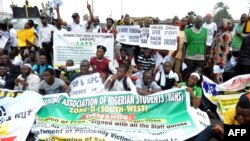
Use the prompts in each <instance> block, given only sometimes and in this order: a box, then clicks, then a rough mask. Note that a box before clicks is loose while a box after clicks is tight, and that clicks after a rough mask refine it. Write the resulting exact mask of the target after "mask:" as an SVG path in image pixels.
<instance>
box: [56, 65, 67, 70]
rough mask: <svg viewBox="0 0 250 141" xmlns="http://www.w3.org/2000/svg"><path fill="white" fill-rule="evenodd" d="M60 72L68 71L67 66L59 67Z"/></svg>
mask: <svg viewBox="0 0 250 141" xmlns="http://www.w3.org/2000/svg"><path fill="white" fill-rule="evenodd" d="M58 69H59V70H61V71H66V66H65V65H61V66H59V67H58Z"/></svg>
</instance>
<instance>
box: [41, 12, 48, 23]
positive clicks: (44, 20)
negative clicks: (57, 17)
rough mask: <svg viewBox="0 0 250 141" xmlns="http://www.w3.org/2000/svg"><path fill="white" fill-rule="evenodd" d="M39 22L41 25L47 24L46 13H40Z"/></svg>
mask: <svg viewBox="0 0 250 141" xmlns="http://www.w3.org/2000/svg"><path fill="white" fill-rule="evenodd" d="M41 22H42V24H43V25H47V24H48V19H47V15H46V14H42V15H41Z"/></svg>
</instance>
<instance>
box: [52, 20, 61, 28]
mask: <svg viewBox="0 0 250 141" xmlns="http://www.w3.org/2000/svg"><path fill="white" fill-rule="evenodd" d="M54 22H55V26H56V28H57V29H61V28H62V23H61V22H60V20H58V19H55V20H54Z"/></svg>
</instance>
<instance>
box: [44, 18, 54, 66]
mask: <svg viewBox="0 0 250 141" xmlns="http://www.w3.org/2000/svg"><path fill="white" fill-rule="evenodd" d="M41 21H42V24H43V25H42V27H41V29H40V35H41V38H40V40H41V43H42V48H43V49H44V51H45V55H46V57H47V61H48V64H50V65H52V59H53V48H52V47H53V43H52V41H53V38H52V37H53V33H54V31H56V28H55V26H53V25H51V24H49V23H48V20H47V15H45V14H42V15H41Z"/></svg>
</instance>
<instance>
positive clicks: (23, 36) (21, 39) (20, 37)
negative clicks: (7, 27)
mask: <svg viewBox="0 0 250 141" xmlns="http://www.w3.org/2000/svg"><path fill="white" fill-rule="evenodd" d="M16 34H17V43H18V47H25V46H27V42H26V40H28V41H30V42H31V43H33V42H34V39H35V34H36V33H35V30H34V29H33V28H31V29H21V30H18V31H16Z"/></svg>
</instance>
